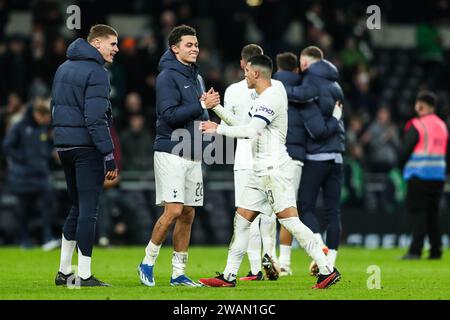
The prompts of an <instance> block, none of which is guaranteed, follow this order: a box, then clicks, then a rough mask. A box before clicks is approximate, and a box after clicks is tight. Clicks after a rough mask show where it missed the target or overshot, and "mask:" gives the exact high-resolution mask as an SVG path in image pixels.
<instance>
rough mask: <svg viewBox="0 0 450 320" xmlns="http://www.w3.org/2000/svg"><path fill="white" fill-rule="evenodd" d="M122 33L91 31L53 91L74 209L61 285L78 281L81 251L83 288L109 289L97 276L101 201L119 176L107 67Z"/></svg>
mask: <svg viewBox="0 0 450 320" xmlns="http://www.w3.org/2000/svg"><path fill="white" fill-rule="evenodd" d="M117 36H118V35H117V32H116V31H115V30H114V29H113V28H111V27H109V26H106V25H95V26H93V27H92V28H91V29H90V32H89V35H88V38H87V41H86V40H84V39H81V38H79V39H76V40H75V41H74V42H72V43H71V44H70V46H69V48H68V49H67V58H68V60H67V61H66V62H64V63H63V64H62V65H60V66H59V68H58V70H57V71H56V74H55V77H54V80H53V88H52V117H53V119H52V126H53V128H54V143H55V146H56V148H57V150H58V154H59V157H60V159H61V163H62V166H63V169H64V173H65V177H66V182H67V190H68V192H69V196H70V199H71V202H72V208H71V210H70V213H69V215H68V217H67V219H66V222H65V224H64V227H63V239H62V246H61V261H60V268H59V272H58V274H57V276H56V279H55V283H56V285H65V284H67V282H68V281H69V280H70V279H72V275H73V273H72V268H71V266H72V255H73V251H74V249H75V246H77V247H78V276H79V278H78V280H79V282H77V283H79V284H80V285H81V286H107V284H105V283H104V282H102V281H100V280H98V279H96V278H95V277H94V276H92V274H91V256H92V247H93V245H94V240H95V225H96V220H97V210H98V201H99V196H100V193H101V191H102V189H103V182H104V180H105V176H106V179H108V180H113V179H114V178H115V177H117V174H118V172H117V168H116V164H115V160H114V156H113V154H112V152H113V149H114V145H113V142H112V139H111V134H110V127H111V125H112V118H111V103H110V101H109V91H110V84H109V78H108V73H107V71H106V69H105V68H104V66H103V65H104V64H105V63H106V62H107V63H112V62H113V59H114V56H115V54H116V53H117V52H118V51H119V49H118V47H117Z"/></svg>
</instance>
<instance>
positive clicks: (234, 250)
mask: <svg viewBox="0 0 450 320" xmlns="http://www.w3.org/2000/svg"><path fill="white" fill-rule="evenodd" d="M250 224H251V223H250V221H248V220H247V219H245V218H243V217H241V216H240V215H239V214H238V213H237V212H236V215H235V216H234V229H233V230H234V233H233V238H232V239H231V243H230V247H229V249H228V260H227V266H226V267H225V270H224V271H223V275H224V277H225V279H226V280H228V281H232V280H234V279H236V275H237V273H238V271H239V267H240V266H241V262H242V258H243V257H244V254H245V252H246V251H247V248H248V238H249V234H250Z"/></svg>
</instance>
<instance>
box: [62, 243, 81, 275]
mask: <svg viewBox="0 0 450 320" xmlns="http://www.w3.org/2000/svg"><path fill="white" fill-rule="evenodd" d="M76 245H77V242H76V241H75V240H67V239H66V238H65V237H64V234H63V235H62V241H61V260H60V262H59V272H62V273H64V274H65V275H68V274H69V273H72V272H73V271H72V256H73V252H74V250H75V247H76Z"/></svg>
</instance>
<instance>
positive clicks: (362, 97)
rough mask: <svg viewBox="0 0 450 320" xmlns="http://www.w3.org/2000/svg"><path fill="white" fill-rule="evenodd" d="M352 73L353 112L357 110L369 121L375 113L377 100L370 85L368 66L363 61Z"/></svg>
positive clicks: (351, 95)
mask: <svg viewBox="0 0 450 320" xmlns="http://www.w3.org/2000/svg"><path fill="white" fill-rule="evenodd" d="M352 73H353V74H354V76H353V87H352V92H351V94H350V97H351V101H352V107H353V108H352V109H353V112H357V113H358V114H359V115H361V116H363V118H364V119H365V120H366V121H367V120H369V119H370V118H372V117H373V116H374V113H375V101H376V100H375V98H374V97H373V96H372V92H373V91H372V90H371V87H370V81H371V76H370V74H369V72H368V71H367V67H366V66H365V65H364V64H362V63H360V64H358V65H356V66H355V70H354V71H353V72H352Z"/></svg>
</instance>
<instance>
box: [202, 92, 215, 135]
mask: <svg viewBox="0 0 450 320" xmlns="http://www.w3.org/2000/svg"><path fill="white" fill-rule="evenodd" d="M200 101H203V102H204V103H205V107H206V109H212V108H214V107H215V106H217V105H218V104H220V94H219V92H217V91H214V88H212V87H211V89H209V91H208V92H205V93H203V94H202V96H201V98H200ZM217 126H218V124H217V123H215V122H212V121H209V120H208V121H202V122H200V127H199V129H200V131H201V132H202V133H215V132H216V129H217Z"/></svg>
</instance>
